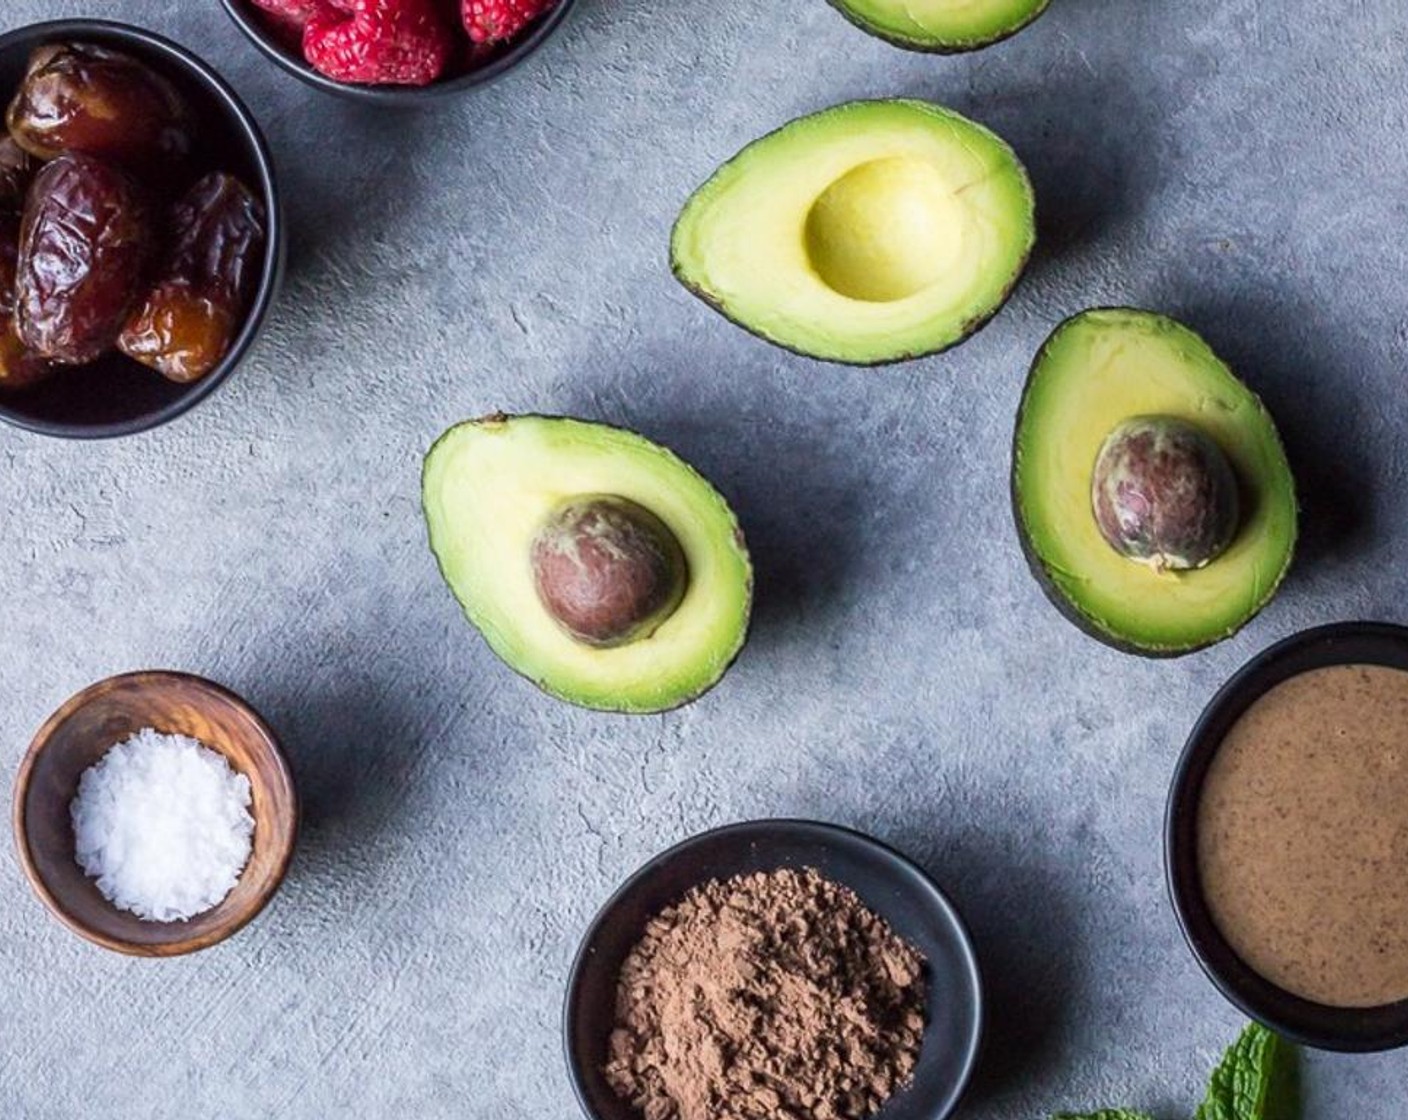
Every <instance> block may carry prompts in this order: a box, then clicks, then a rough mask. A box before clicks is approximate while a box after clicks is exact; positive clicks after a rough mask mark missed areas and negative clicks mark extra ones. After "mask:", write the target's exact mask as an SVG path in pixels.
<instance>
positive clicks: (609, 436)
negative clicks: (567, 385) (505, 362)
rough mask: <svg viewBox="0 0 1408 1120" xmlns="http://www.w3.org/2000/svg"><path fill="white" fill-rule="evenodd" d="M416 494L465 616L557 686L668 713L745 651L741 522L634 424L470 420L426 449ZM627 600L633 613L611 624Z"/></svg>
mask: <svg viewBox="0 0 1408 1120" xmlns="http://www.w3.org/2000/svg"><path fill="white" fill-rule="evenodd" d="M422 501H423V504H424V508H425V517H426V522H427V525H428V526H429V530H430V547H431V549H432V551H433V552H434V553H435V557H436V559H437V560H438V561H439V564H440V571H441V574H442V575H444V577H445V581H446V582H447V583H448V584H449V585H450V589H451V590H452V591H453V592H454V594H455V597H456V598H457V599H458V600H459V601H460V605H461V606H462V607H463V608H464V611H465V614H466V615H468V617H469V620H470V621H471V622H472V623H474V625H475V626H476V627H478V629H479V631H480V632H481V633H482V634H483V635H484V638H485V640H486V641H487V642H488V643H489V645H490V647H491V648H492V649H493V650H494V652H495V653H497V654H498V655H499V656H500V657H501V658H502V659H503V660H504V661H505V662H506V663H507V664H508V665H509V667H510V668H512V669H514V670H516V671H517V672H519V673H521V674H522V675H523V676H525V677H527V678H528V679H529V680H531V681H533V682H534V683H535V684H537V685H538V686H539V687H540V688H542V689H543V690H544V691H545V692H548V693H550V694H551V695H553V696H556V697H559V698H561V699H563V700H567V701H570V702H571V703H574V704H580V705H582V706H583V707H587V708H597V709H600V710H604V711H617V712H659V711H664V710H666V709H669V708H674V707H678V706H679V705H681V704H684V703H687V702H688V701H690V700H693V699H695V698H696V697H698V696H699V695H701V694H702V693H704V692H705V691H707V690H708V689H709V688H711V687H712V686H713V685H714V684H715V683H717V681H718V680H719V678H720V677H722V676H723V674H724V671H725V670H726V669H727V668H728V667H729V665H730V664H731V663H732V662H733V659H734V658H735V657H736V656H737V654H738V651H739V650H740V649H741V648H742V646H743V641H744V638H745V636H746V634H747V630H748V618H749V612H750V609H751V605H752V587H753V571H752V566H751V564H750V562H749V559H748V550H747V548H746V546H745V544H744V541H743V534H742V532H741V530H740V529H739V527H738V522H737V520H736V519H735V518H734V515H733V513H732V511H731V510H730V509H729V507H728V504H727V503H726V502H725V501H724V499H723V498H722V497H720V496H719V494H718V492H717V491H716V490H715V489H714V488H713V487H712V486H710V485H709V483H708V482H707V481H705V479H704V478H702V477H701V476H700V475H699V474H698V473H696V472H695V471H694V469H693V468H691V467H690V466H689V465H688V464H686V463H684V462H683V461H682V460H680V459H679V458H678V457H676V456H675V455H674V454H673V453H672V452H670V451H668V450H666V449H665V448H663V447H660V446H659V445H658V444H655V443H652V442H650V441H649V440H647V439H645V438H644V437H642V436H639V435H636V434H635V433H634V432H629V431H625V430H623V429H620V428H613V427H609V426H608V425H605V424H595V423H590V422H587V421H583V420H571V419H566V418H560V417H547V416H504V415H494V416H487V417H484V418H483V419H480V420H470V421H467V422H465V423H462V424H458V425H456V426H455V427H453V428H451V429H450V430H449V431H447V432H446V433H445V434H444V435H443V436H441V437H440V439H439V440H438V441H437V442H436V443H435V445H434V446H433V447H432V448H431V449H430V453H429V454H428V455H427V456H426V459H425V467H424V472H423V475H422ZM633 561H634V562H633ZM657 577H658V578H657ZM549 580H550V581H551V582H548V581H549ZM574 581H575V582H574ZM623 590H624V593H625V599H624V600H623V598H622V595H621V594H616V595H615V597H614V598H613V597H612V595H613V593H620V592H623ZM623 602H625V603H626V604H627V607H628V608H629V607H632V606H633V605H634V606H638V607H639V608H640V609H639V611H638V612H637V614H638V617H630V618H613V617H612V614H611V612H613V611H614V612H617V614H619V613H620V611H621V610H622V609H623V607H622V603H623ZM550 605H551V608H550ZM574 611H575V613H573V612H574ZM603 612H606V613H604V614H603Z"/></svg>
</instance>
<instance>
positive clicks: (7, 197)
mask: <svg viewBox="0 0 1408 1120" xmlns="http://www.w3.org/2000/svg"><path fill="white" fill-rule="evenodd" d="M38 168H39V164H38V163H37V162H36V161H35V159H34V157H33V156H31V155H30V154H29V153H28V152H26V151H25V150H24V149H23V148H21V147H20V146H19V145H18V144H16V143H15V141H14V138H13V137H11V136H6V137H3V138H0V208H3V209H5V210H14V211H15V212H16V213H18V212H19V210H20V208H21V207H22V206H23V205H24V196H25V192H27V191H28V190H29V183H30V180H31V179H33V178H34V173H35V171H37V170H38Z"/></svg>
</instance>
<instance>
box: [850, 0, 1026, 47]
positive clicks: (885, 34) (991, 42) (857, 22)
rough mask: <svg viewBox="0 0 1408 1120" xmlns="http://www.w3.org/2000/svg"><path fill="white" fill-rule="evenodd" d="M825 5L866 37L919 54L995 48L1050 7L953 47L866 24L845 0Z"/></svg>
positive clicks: (1024, 28)
mask: <svg viewBox="0 0 1408 1120" xmlns="http://www.w3.org/2000/svg"><path fill="white" fill-rule="evenodd" d="M827 3H828V4H830V5H831V6H832V7H833V8H835V9H836V10H837V11H838V12H840V13H841V14H842V15H843V16H845V17H846V20H847V22H849V23H851V24H852V25H854V26H856V27H859V28H860V29H861V30H862V31H864V32H865V33H866V34H867V35H873V36H874V37H875V38H877V39H883V40H884V41H885V42H887V43H889V44H890V45H891V46H893V47H899V48H900V49H901V50H906V51H915V52H917V53H920V54H968V53H969V52H971V51H980V50H982V49H983V48H984V47H991V46H995V45H996V44H998V43H1001V42H1005V41H1006V40H1008V39H1010V38H1012V36H1013V35H1016V34H1017V33H1018V32H1019V31H1025V30H1026V29H1027V28H1028V27H1030V26H1031V25H1032V24H1033V23H1035V22H1036V20H1037V18H1038V17H1039V16H1041V15H1042V14H1043V13H1044V12H1045V11H1046V9H1047V8H1049V7H1050V6H1051V0H1046V3H1044V4H1042V5H1041V7H1039V8H1037V10H1036V11H1034V12H1033V13H1032V14H1031V15H1030V16H1029V17H1028V18H1027V19H1026V20H1025V21H1024V22H1022V23H1019V24H1018V25H1017V26H1016V27H1013V28H1011V29H1010V30H1008V31H1004V32H1002V33H1001V34H999V35H994V36H992V37H991V38H988V39H975V40H973V41H972V42H968V43H963V44H961V45H954V44H948V43H932V42H926V41H925V40H922V39H909V38H906V37H905V36H903V35H896V34H895V33H894V32H891V31H885V30H883V29H882V28H879V27H876V26H875V25H874V24H871V23H868V22H866V20H864V19H863V18H862V17H861V16H859V15H858V14H856V13H855V12H853V11H850V10H849V9H848V8H847V7H846V0H827Z"/></svg>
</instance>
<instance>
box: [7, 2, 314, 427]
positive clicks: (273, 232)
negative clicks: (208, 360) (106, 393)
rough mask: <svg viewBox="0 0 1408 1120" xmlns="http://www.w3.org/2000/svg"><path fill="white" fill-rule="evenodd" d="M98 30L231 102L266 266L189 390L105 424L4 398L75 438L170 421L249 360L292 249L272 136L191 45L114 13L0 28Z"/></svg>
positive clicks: (16, 417)
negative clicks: (37, 411) (262, 232)
mask: <svg viewBox="0 0 1408 1120" xmlns="http://www.w3.org/2000/svg"><path fill="white" fill-rule="evenodd" d="M93 34H96V35H99V36H106V37H108V38H110V39H113V40H117V41H121V42H124V43H127V44H131V45H133V46H135V47H137V48H139V51H148V52H155V53H156V54H158V55H160V56H161V57H162V58H163V59H164V60H165V61H166V62H168V63H170V64H171V65H172V66H173V67H175V68H177V69H180V70H181V71H183V72H184V73H185V74H186V75H187V77H189V78H190V79H192V80H194V81H196V82H197V83H198V84H200V85H201V86H203V87H204V88H205V89H206V91H207V92H209V93H210V94H211V95H212V96H214V97H215V98H216V99H217V100H219V101H221V102H222V103H223V104H224V105H225V106H226V108H228V109H229V111H230V113H231V115H232V117H233V118H234V120H235V121H237V122H238V125H239V129H238V131H240V132H242V133H243V136H244V140H245V144H246V146H247V148H248V153H249V155H250V156H251V162H252V163H253V164H254V165H255V167H256V168H257V170H258V173H259V178H260V187H261V192H260V193H261V194H262V195H263V201H264V209H265V212H266V219H267V221H268V226H269V228H268V231H267V241H266V246H265V250H264V267H263V269H262V271H261V272H260V275H259V285H258V287H257V288H256V289H255V293H254V297H253V299H252V300H251V301H250V305H249V311H248V312H247V313H246V315H245V319H244V325H243V326H242V327H241V328H240V333H239V334H238V335H236V336H235V339H234V341H233V342H232V343H231V344H230V349H229V352H228V353H227V354H226V355H225V357H224V358H222V359H221V361H220V364H219V365H218V366H217V367H216V368H215V369H214V370H212V371H211V372H210V373H208V374H206V375H205V376H204V377H202V378H201V379H200V380H199V381H194V382H192V383H191V384H190V385H188V386H186V388H185V391H184V392H182V393H181V394H180V395H179V396H177V397H176V398H174V399H173V400H171V401H170V402H168V403H167V404H165V405H163V406H162V407H161V408H158V409H155V410H153V411H152V412H148V413H144V414H142V415H141V416H134V417H132V418H130V419H128V420H121V421H116V422H112V423H104V424H76V423H70V422H67V421H62V420H44V419H39V418H36V417H33V416H29V415H27V414H24V413H22V412H17V411H16V410H15V409H14V408H13V407H11V406H10V405H7V404H6V403H5V402H4V401H0V420H3V421H5V422H6V423H8V424H12V425H13V426H15V427H17V428H22V429H24V430H25V431H29V432H34V433H36V434H38V435H44V436H55V437H58V438H60V439H74V440H95V439H112V438H115V437H119V436H130V435H136V434H138V433H139V432H145V431H150V430H151V429H152V428H157V427H160V426H161V425H162V424H166V423H169V422H170V421H172V420H174V419H176V418H177V417H178V416H181V415H182V414H183V413H186V412H188V411H190V410H191V409H192V408H194V407H195V406H196V405H198V404H199V403H200V402H201V401H203V400H205V398H206V397H208V396H210V395H211V394H212V393H213V392H214V391H215V390H216V389H217V388H219V387H220V386H221V385H222V384H224V382H225V380H226V379H227V378H228V377H229V376H230V374H231V373H233V372H234V371H235V368H236V367H237V366H239V364H240V363H241V362H242V361H243V360H244V358H245V356H246V355H247V354H248V352H249V350H250V348H251V346H252V345H253V343H254V340H255V338H256V337H257V335H258V334H259V331H260V330H261V329H262V328H263V325H264V320H265V319H266V317H267V316H268V313H269V309H270V308H271V307H272V305H273V303H274V297H275V295H276V294H277V291H278V287H279V282H280V279H281V277H282V276H283V270H284V260H285V256H286V254H287V244H286V240H287V238H286V233H285V224H284V215H283V200H282V197H281V195H280V192H279V186H278V175H277V171H276V168H275V164H274V157H273V154H272V153H271V151H270V149H269V144H268V141H267V140H266V139H265V137H264V133H263V131H262V130H261V129H260V127H259V122H258V121H257V120H256V119H255V117H254V114H253V113H252V112H251V111H250V109H249V107H248V106H247V105H246V104H245V103H244V101H243V100H241V98H240V96H239V94H237V93H236V92H235V91H234V88H233V87H232V86H231V85H230V84H229V83H228V82H227V81H226V80H225V79H224V78H223V77H221V75H220V74H219V72H218V71H216V70H215V69H214V67H212V66H211V65H210V64H209V63H207V62H205V61H204V60H203V59H202V58H200V56H198V55H197V54H195V53H194V52H193V51H191V50H189V49H187V48H186V47H183V46H181V44H179V43H177V42H174V41H173V40H171V39H168V38H166V36H164V35H161V34H159V33H158V32H155V31H150V30H148V29H147V28H144V27H139V26H137V25H136V24H131V23H123V22H121V21H118V20H109V19H54V20H45V21H42V22H40V23H30V24H25V25H23V26H21V27H15V28H12V29H11V30H9V31H6V32H4V33H3V34H0V50H4V49H5V48H8V47H11V46H14V45H16V44H22V43H25V42H27V41H30V40H34V41H42V40H45V39H52V38H56V37H58V36H60V35H62V36H69V37H74V38H80V37H82V36H85V35H93ZM152 376H153V377H159V376H160V374H157V373H155V372H154V373H153V374H152Z"/></svg>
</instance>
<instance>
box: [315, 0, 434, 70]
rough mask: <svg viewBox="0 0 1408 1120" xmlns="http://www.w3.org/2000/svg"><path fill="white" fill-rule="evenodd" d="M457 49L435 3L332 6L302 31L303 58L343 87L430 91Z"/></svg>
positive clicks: (362, 1) (376, 1)
mask: <svg viewBox="0 0 1408 1120" xmlns="http://www.w3.org/2000/svg"><path fill="white" fill-rule="evenodd" d="M453 47H454V42H453V40H452V38H451V32H450V29H449V28H448V27H446V26H445V23H444V21H443V20H442V19H441V18H440V15H439V13H438V12H437V11H436V7H435V0H332V5H331V6H330V5H327V4H325V5H323V6H322V7H321V8H320V9H319V10H318V11H317V12H315V13H314V15H313V18H312V19H311V20H309V21H308V26H307V27H306V28H304V31H303V55H304V57H305V58H307V59H308V61H309V63H310V64H312V66H313V67H314V68H316V69H317V70H320V71H321V72H322V73H324V74H326V75H327V76H328V77H329V78H333V79H335V80H336V81H339V82H363V83H367V84H375V85H407V86H424V85H429V84H430V83H431V82H433V81H434V80H435V79H436V78H438V77H439V76H440V75H441V73H442V72H443V71H444V69H445V63H446V61H447V60H448V59H449V57H450V52H451V50H452V49H453Z"/></svg>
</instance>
